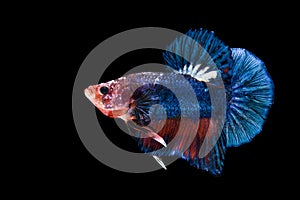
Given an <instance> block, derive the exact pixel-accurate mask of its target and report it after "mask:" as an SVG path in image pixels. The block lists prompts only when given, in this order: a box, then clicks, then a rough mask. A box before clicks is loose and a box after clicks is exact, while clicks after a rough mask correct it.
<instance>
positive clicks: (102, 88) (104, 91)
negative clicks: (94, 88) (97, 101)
mask: <svg viewBox="0 0 300 200" xmlns="http://www.w3.org/2000/svg"><path fill="white" fill-rule="evenodd" d="M99 92H100V94H103V95H104V94H107V93H108V87H106V86H103V87H101V88H100V89H99Z"/></svg>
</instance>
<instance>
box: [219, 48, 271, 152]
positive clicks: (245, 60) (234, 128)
mask: <svg viewBox="0 0 300 200" xmlns="http://www.w3.org/2000/svg"><path fill="white" fill-rule="evenodd" d="M231 51H232V57H233V60H234V63H233V68H232V81H231V91H230V93H229V96H228V107H227V113H226V115H227V116H226V122H225V124H224V127H223V132H224V133H225V135H226V138H227V146H228V147H230V146H239V145H241V144H243V143H247V142H249V141H251V139H252V138H253V137H254V136H255V135H257V134H258V133H259V132H260V131H261V130H262V126H263V124H264V122H265V119H266V117H267V114H268V111H269V109H270V106H271V105H272V103H273V94H274V85H273V81H272V79H271V77H270V75H269V73H268V72H267V69H266V67H265V64H264V63H263V62H262V61H261V60H260V59H259V58H257V57H256V56H254V55H253V54H252V53H250V52H249V51H247V50H245V49H240V48H233V49H231Z"/></svg>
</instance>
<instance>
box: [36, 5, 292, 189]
mask: <svg viewBox="0 0 300 200" xmlns="http://www.w3.org/2000/svg"><path fill="white" fill-rule="evenodd" d="M154 7H155V6H154ZM157 7H159V5H157ZM174 7H175V8H173V7H172V9H171V8H166V9H161V10H160V11H159V12H158V11H157V10H155V9H153V10H151V9H150V10H149V11H145V10H144V9H131V10H130V11H129V10H127V9H124V10H123V11H122V12H118V11H116V10H115V9H114V8H113V7H105V6H100V7H98V9H95V10H93V11H91V12H89V10H85V11H82V10H80V9H78V10H72V9H67V8H66V9H62V10H58V11H55V13H54V14H53V16H54V17H53V18H51V17H47V18H45V19H44V24H46V25H43V26H42V30H41V31H42V32H43V33H46V36H45V38H44V39H45V41H46V42H45V44H47V45H49V47H51V53H50V54H48V55H47V56H49V55H50V56H49V57H48V58H47V59H48V60H47V62H48V64H51V66H49V71H51V72H52V71H53V72H54V73H53V74H55V75H54V76H53V77H52V79H51V86H57V87H55V90H54V91H53V95H54V98H53V103H52V104H53V105H54V104H55V106H57V107H56V110H57V111H56V117H55V118H54V119H52V121H54V122H55V124H57V125H55V127H54V130H55V132H54V136H55V139H54V141H53V143H52V144H51V146H50V147H49V148H48V151H50V158H51V159H50V160H49V159H48V160H47V161H46V164H45V166H46V167H49V168H47V170H46V173H47V174H48V175H47V177H49V178H50V179H51V180H55V181H56V183H57V184H58V185H61V186H64V185H65V186H80V187H81V186H87V185H93V186H96V187H97V186H99V187H100V185H102V184H104V185H105V186H106V187H107V188H110V187H113V188H120V187H123V186H124V187H125V186H127V187H129V188H131V187H132V190H134V189H135V187H139V188H141V189H145V190H148V189H149V188H151V190H156V189H157V190H160V189H163V188H164V187H167V186H171V187H174V186H176V187H177V188H178V189H183V188H185V189H186V190H188V189H189V188H190V187H192V186H193V187H195V188H198V187H200V186H201V187H202V186H206V185H209V186H212V187H216V188H222V187H223V186H229V188H230V187H233V188H237V187H239V186H242V187H243V186H245V190H248V189H249V190H254V188H255V186H257V187H260V188H264V187H265V186H266V185H272V186H278V187H280V186H281V185H284V184H285V183H286V182H287V181H286V180H287V178H290V177H293V175H294V174H295V173H294V169H293V168H290V167H289V165H290V162H292V159H290V157H289V153H290V152H291V151H292V149H291V147H288V145H287V142H288V141H289V140H291V138H288V137H290V136H288V135H291V133H292V132H293V131H292V128H291V126H290V124H291V122H290V118H291V116H290V115H291V113H292V110H293V104H291V103H289V102H290V101H289V99H291V97H292V96H293V93H292V91H293V90H292V89H291V87H290V85H291V84H292V83H291V79H292V78H291V76H293V74H291V73H290V72H283V71H284V70H283V69H287V66H286V65H287V60H288V59H289V58H288V57H287V56H286V55H283V52H286V51H287V43H288V42H286V40H287V39H288V38H287V37H286V31H285V30H288V29H290V26H289V25H288V24H287V21H289V19H287V18H283V17H282V15H278V13H279V11H280V9H281V8H279V7H280V6H278V8H276V9H275V10H274V9H270V8H268V7H262V5H260V4H253V5H248V6H247V7H248V8H249V9H248V10H247V11H246V10H244V6H241V8H239V9H234V8H231V9H230V10H225V9H224V10H223V9H219V10H215V9H213V11H209V10H211V8H210V9H204V8H201V6H200V7H199V9H198V7H197V6H189V8H192V9H185V8H181V6H179V5H174ZM105 10H106V11H107V13H105ZM204 11H206V12H204ZM207 11H209V12H207ZM49 16H51V14H49ZM285 17H289V15H288V16H285ZM149 26H150V27H164V28H169V29H173V30H177V31H180V32H182V33H184V32H186V31H188V30H189V29H190V28H195V29H197V28H200V27H202V28H206V29H208V30H212V31H214V32H215V34H216V36H217V37H219V39H221V40H223V41H224V42H225V43H226V44H227V45H228V46H230V47H239V48H245V49H247V50H249V51H251V52H253V53H254V54H255V55H256V56H258V57H259V58H260V59H261V60H263V61H264V62H265V64H266V66H267V69H268V71H269V73H270V75H271V77H272V79H273V81H274V84H275V100H274V105H273V106H272V108H271V110H270V113H269V116H268V118H267V121H266V123H265V125H264V127H263V130H262V132H261V133H260V134H259V135H257V136H256V137H255V138H254V139H253V141H252V142H250V143H248V144H245V145H242V146H240V147H237V148H228V150H227V153H226V157H225V166H224V170H223V173H222V175H221V176H220V177H214V176H212V175H210V174H209V173H207V172H204V171H201V170H197V169H196V168H193V167H191V166H190V165H189V164H188V163H187V162H185V161H183V160H177V161H176V162H174V163H172V164H171V165H169V166H168V170H167V171H165V170H163V169H162V170H159V171H155V172H151V173H144V174H132V173H125V172H120V171H117V170H114V169H111V168H109V167H107V166H105V165H103V164H102V163H100V162H99V161H98V160H96V159H95V158H94V157H93V156H92V155H91V154H90V153H89V152H88V151H87V150H86V149H85V147H84V145H83V144H82V142H81V141H80V138H79V136H78V134H77V132H76V128H75V125H74V122H73V118H72V108H71V100H72V89H73V83H74V80H75V77H76V74H77V70H78V69H79V67H80V65H81V64H82V62H83V60H84V59H85V57H86V56H87V55H88V54H89V52H90V51H91V50H92V49H93V48H95V47H96V46H97V45H98V44H100V43H101V42H102V41H104V40H105V39H107V38H109V37H111V36H113V35H115V34H117V33H120V32H122V31H125V30H129V29H132V28H138V27H149ZM54 58H55V59H54ZM56 58H57V59H56ZM149 62H162V57H161V52H159V51H157V50H143V51H136V52H132V53H129V54H126V55H124V56H122V57H121V58H120V59H118V60H116V61H115V62H114V63H113V64H112V65H111V66H109V68H108V70H107V72H106V73H105V74H104V75H105V76H103V77H102V78H101V77H99V80H100V78H101V80H103V81H108V80H111V79H114V78H118V77H119V75H121V74H122V72H124V70H125V69H129V68H130V67H134V66H136V65H139V64H144V63H149ZM120 65H122V66H121V67H120ZM110 71H113V72H114V73H109V72H110ZM285 74H289V75H285ZM45 112H46V113H48V110H47V111H45ZM65 113H66V115H64V114H65ZM98 114H99V115H98V116H99V121H100V123H101V125H103V126H104V128H103V129H105V130H108V131H107V132H106V134H107V136H108V137H109V138H110V139H111V141H112V142H114V143H115V144H116V145H118V146H120V147H122V148H124V149H132V150H133V151H137V148H136V146H135V145H136V144H135V142H134V141H133V140H132V139H131V138H129V136H127V135H126V134H124V133H122V132H121V131H120V130H119V129H118V128H117V127H116V126H114V124H113V122H112V120H111V119H109V118H107V117H104V116H102V115H101V114H100V113H98ZM53 126H54V125H52V128H53ZM49 128H50V127H49ZM56 128H57V129H56ZM61 128H62V129H61ZM58 130H59V131H58ZM47 137H49V138H52V137H53V135H47ZM51 141H52V140H51ZM129 181H132V182H133V183H134V184H133V185H132V184H129ZM153 183H154V184H153ZM252 184H254V185H252ZM258 185H259V186H258ZM249 186H250V188H251V189H250V188H249ZM246 187H247V189H246ZM252 187H253V188H252ZM62 188H63V187H62ZM102 189H103V188H102ZM232 190H234V189H232ZM175 191H176V189H175ZM230 192H231V191H230ZM232 192H233V191H232Z"/></svg>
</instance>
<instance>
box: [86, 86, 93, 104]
mask: <svg viewBox="0 0 300 200" xmlns="http://www.w3.org/2000/svg"><path fill="white" fill-rule="evenodd" d="M95 91H96V88H95V86H89V87H88V88H86V89H85V90H84V94H85V96H86V97H87V98H88V99H89V100H90V101H91V102H93V101H94V98H95Z"/></svg>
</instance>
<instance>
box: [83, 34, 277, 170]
mask: <svg viewBox="0 0 300 200" xmlns="http://www.w3.org/2000/svg"><path fill="white" fill-rule="evenodd" d="M186 35H187V36H182V37H180V38H177V39H175V40H174V42H172V43H171V44H170V45H169V46H168V47H167V50H166V52H165V53H164V54H163V56H164V59H165V61H166V65H167V66H166V67H167V68H168V69H171V70H170V72H169V73H166V72H141V73H134V74H129V75H126V76H123V77H120V78H118V79H115V80H112V81H109V82H107V83H100V84H96V85H92V86H89V87H88V88H87V89H85V95H86V96H87V98H88V99H89V100H90V101H91V102H92V103H93V104H94V105H95V106H96V107H97V108H98V109H99V110H100V111H101V112H102V113H103V114H105V115H107V116H109V117H112V118H121V119H123V120H124V121H125V123H126V124H127V126H128V128H129V130H130V131H131V132H133V133H134V135H135V136H136V140H137V142H138V144H139V146H140V147H141V149H142V150H143V151H144V152H147V153H150V154H152V155H153V156H154V158H155V159H156V160H157V161H158V163H160V164H161V165H162V166H163V167H164V168H165V166H164V165H163V162H162V161H161V160H160V158H159V157H161V156H178V157H180V158H183V159H185V160H187V161H189V162H190V164H191V165H192V166H195V167H197V168H200V169H203V170H206V171H209V172H210V173H212V174H214V175H219V174H221V172H222V168H223V161H224V158H225V152H226V148H227V147H232V146H239V145H241V144H243V143H246V142H250V141H251V140H252V138H253V137H254V136H255V135H257V134H258V133H259V132H260V131H261V129H262V126H263V123H264V121H265V119H266V116H267V114H268V111H269V108H270V106H271V105H272V103H273V93H274V85H273V82H272V79H271V77H270V75H269V74H268V72H267V70H266V67H265V65H264V63H263V62H262V61H261V60H260V59H258V58H257V57H256V56H254V55H253V54H252V53H250V52H248V51H247V50H244V49H233V48H232V49H230V48H229V47H227V46H226V45H225V44H224V43H223V42H222V41H220V40H219V39H218V38H217V37H216V36H215V35H214V33H213V32H209V31H207V30H204V29H200V30H190V31H189V32H187V34H186ZM186 37H189V38H192V39H193V40H187V38H186ZM194 43H197V44H200V45H201V47H202V48H200V49H199V48H196V47H195V46H196V44H194ZM179 55H181V56H179ZM186 58H188V60H187V59H186ZM213 66H215V67H213ZM218 75H219V76H220V77H221V80H222V83H219V82H215V81H214V80H216V79H217V76H218ZM208 86H210V87H208ZM209 88H214V89H215V90H216V91H222V89H223V90H225V95H226V97H225V98H226V100H225V101H226V116H225V122H224V126H219V123H220V122H219V121H218V120H214V121H212V111H213V109H216V108H214V106H213V105H212V102H211V96H210V92H209ZM192 94H193V95H194V96H195V98H196V101H193V100H192V99H191V98H189V97H190V96H191V95H192ZM156 105H159V106H158V107H157V106H156ZM211 121H212V122H211ZM208 130H212V132H215V134H208ZM218 132H220V134H217V133H218ZM192 133H194V134H192ZM207 137H208V138H209V137H210V139H211V141H213V143H214V146H213V147H212V148H211V150H210V151H209V152H208V153H207V154H205V155H204V156H201V155H200V153H199V152H200V150H201V148H202V146H203V145H204V141H205V138H207Z"/></svg>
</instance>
